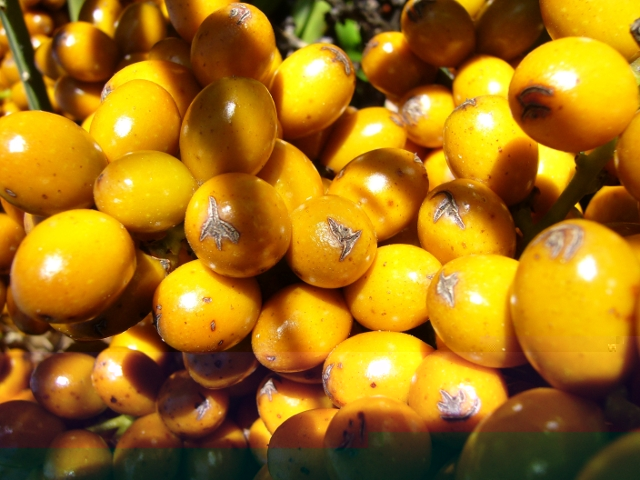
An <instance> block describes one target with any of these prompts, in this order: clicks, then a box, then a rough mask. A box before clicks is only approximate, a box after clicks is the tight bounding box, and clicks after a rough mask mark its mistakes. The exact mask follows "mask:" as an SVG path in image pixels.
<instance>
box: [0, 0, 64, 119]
mask: <svg viewBox="0 0 640 480" xmlns="http://www.w3.org/2000/svg"><path fill="white" fill-rule="evenodd" d="M0 20H1V21H2V24H3V25H4V28H5V30H6V32H7V40H8V41H9V47H10V48H11V52H12V53H13V58H14V60H15V62H16V66H17V67H18V71H19V72H20V78H21V79H22V83H23V85H24V89H25V92H26V94H27V100H28V101H29V108H30V109H31V110H45V111H49V112H51V111H53V108H52V107H51V101H50V100H49V96H48V95H47V87H46V86H45V84H44V80H43V79H42V75H41V74H40V72H39V71H38V69H37V68H36V67H35V63H34V61H33V57H34V53H33V47H32V45H31V38H30V37H29V32H28V31H27V26H26V25H25V23H24V18H23V16H22V10H21V9H20V3H19V2H18V0H0Z"/></svg>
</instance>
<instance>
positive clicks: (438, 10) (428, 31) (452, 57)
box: [401, 0, 476, 67]
mask: <svg viewBox="0 0 640 480" xmlns="http://www.w3.org/2000/svg"><path fill="white" fill-rule="evenodd" d="M401 30H402V33H403V34H404V36H405V37H406V39H407V42H408V43H409V47H410V48H411V50H412V51H413V53H415V54H416V55H417V56H418V57H420V58H421V59H422V60H424V61H425V62H427V63H428V64H430V65H434V66H437V67H456V66H458V65H460V63H462V62H463V61H464V60H465V59H466V58H467V57H468V56H469V55H470V54H471V53H473V51H474V49H475V44H476V35H475V29H474V25H473V20H472V19H471V16H470V15H469V13H468V12H467V11H466V10H465V8H464V7H463V6H462V5H460V4H459V3H458V2H452V1H450V0H435V1H434V0H431V1H424V0H409V1H408V2H407V3H405V5H404V7H403V9H402V17H401Z"/></svg>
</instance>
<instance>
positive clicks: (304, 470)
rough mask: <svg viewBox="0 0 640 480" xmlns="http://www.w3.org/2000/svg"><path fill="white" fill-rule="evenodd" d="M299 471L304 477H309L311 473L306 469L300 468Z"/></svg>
mask: <svg viewBox="0 0 640 480" xmlns="http://www.w3.org/2000/svg"><path fill="white" fill-rule="evenodd" d="M300 471H301V472H302V473H304V474H305V475H309V474H310V473H311V472H310V471H309V469H308V468H307V467H300Z"/></svg>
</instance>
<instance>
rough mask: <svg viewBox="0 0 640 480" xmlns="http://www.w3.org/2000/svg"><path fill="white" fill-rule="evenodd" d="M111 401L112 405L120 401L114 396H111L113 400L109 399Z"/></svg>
mask: <svg viewBox="0 0 640 480" xmlns="http://www.w3.org/2000/svg"><path fill="white" fill-rule="evenodd" d="M109 401H110V402H111V403H118V399H117V398H116V397H114V396H113V395H112V396H111V398H110V399H109Z"/></svg>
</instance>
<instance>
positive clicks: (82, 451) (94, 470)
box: [42, 429, 112, 480]
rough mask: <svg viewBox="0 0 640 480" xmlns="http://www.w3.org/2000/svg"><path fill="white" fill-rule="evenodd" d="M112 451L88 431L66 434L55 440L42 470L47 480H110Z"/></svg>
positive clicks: (100, 438) (70, 431) (73, 431)
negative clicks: (70, 479)
mask: <svg viewBox="0 0 640 480" xmlns="http://www.w3.org/2000/svg"><path fill="white" fill-rule="evenodd" d="M111 463H112V457H111V451H110V450H109V446H108V445H107V442H105V441H104V439H103V438H102V437H101V436H100V435H98V434H97V433H93V432H90V431H88V430H81V429H78V430H67V431H66V432H63V433H60V434H59V435H58V436H57V437H56V438H54V439H53V442H51V445H49V449H48V450H47V454H46V456H45V459H44V465H43V466H42V470H43V477H44V479H45V480H64V479H67V478H77V479H78V480H108V479H109V478H110V477H111Z"/></svg>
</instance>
